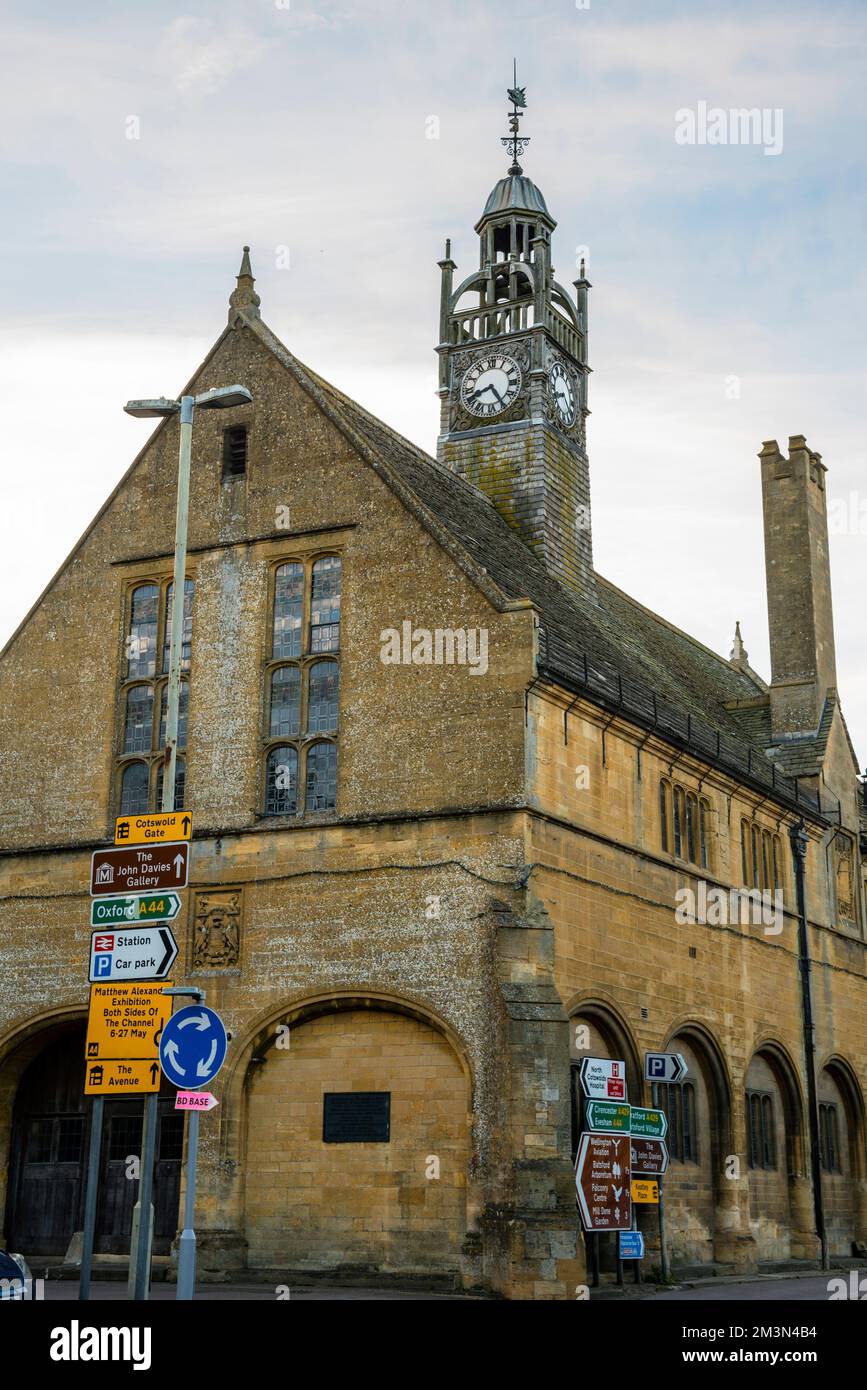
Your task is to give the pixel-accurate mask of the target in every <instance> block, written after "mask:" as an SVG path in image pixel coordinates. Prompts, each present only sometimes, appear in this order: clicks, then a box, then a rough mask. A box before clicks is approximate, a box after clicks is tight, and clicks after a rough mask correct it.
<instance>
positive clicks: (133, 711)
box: [123, 685, 154, 753]
mask: <svg viewBox="0 0 867 1390" xmlns="http://www.w3.org/2000/svg"><path fill="white" fill-rule="evenodd" d="M153 721H154V692H153V686H150V685H131V686H130V688H129V689H128V690H127V693H126V719H125V721H124V731H123V751H124V753H149V752H150V751H151V744H152V743H153Z"/></svg>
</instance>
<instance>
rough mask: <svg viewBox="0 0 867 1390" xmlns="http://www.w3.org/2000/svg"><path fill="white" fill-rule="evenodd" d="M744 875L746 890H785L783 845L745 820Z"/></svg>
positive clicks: (742, 840)
mask: <svg viewBox="0 0 867 1390" xmlns="http://www.w3.org/2000/svg"><path fill="white" fill-rule="evenodd" d="M741 873H742V875H743V881H744V884H745V885H746V887H747V888H750V889H752V888H758V889H760V890H761V891H762V892H765V893H770V892H773V891H777V890H780V891H782V888H783V842H782V840H781V838H780V836H779V835H778V834H777V833H776V831H773V830H766V829H764V828H763V827H762V826H760V825H757V824H755V822H752V821H748V820H747V819H746V818H743V819H742V820H741Z"/></svg>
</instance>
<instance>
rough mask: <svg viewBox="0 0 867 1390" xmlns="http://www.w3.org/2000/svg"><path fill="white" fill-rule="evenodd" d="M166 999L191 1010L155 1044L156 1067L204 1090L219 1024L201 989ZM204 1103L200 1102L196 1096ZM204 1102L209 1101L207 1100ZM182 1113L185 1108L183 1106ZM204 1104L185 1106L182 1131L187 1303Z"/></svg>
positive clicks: (182, 1273) (182, 1255)
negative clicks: (182, 1001)
mask: <svg viewBox="0 0 867 1390" xmlns="http://www.w3.org/2000/svg"><path fill="white" fill-rule="evenodd" d="M166 993H167V994H185V995H191V996H192V997H193V998H194V999H196V1000H197V1001H198V1004H197V1006H195V1007H193V1006H190V1007H188V1008H185V1009H181V1010H180V1011H179V1012H178V1013H176V1014H172V1017H171V1018H170V1019H169V1022H168V1023H167V1024H166V1026H165V1028H164V1029H163V1034H162V1038H161V1039H160V1066H161V1067H162V1070H163V1074H164V1076H166V1077H167V1078H168V1080H169V1081H171V1083H172V1085H173V1086H177V1087H179V1088H181V1087H183V1088H188V1087H190V1088H192V1089H193V1091H196V1090H199V1089H201V1088H202V1087H203V1086H206V1085H207V1084H208V1082H209V1081H212V1080H213V1078H214V1077H215V1076H216V1075H217V1072H218V1071H219V1070H220V1068H221V1067H222V1065H223V1062H224V1061H225V1059H226V1045H227V1041H228V1035H227V1033H226V1030H225V1028H224V1026H223V1022H222V1019H221V1018H220V1017H219V1015H218V1014H215V1013H214V1012H213V1010H212V1009H206V1008H205V1006H204V1000H205V994H204V990H201V989H195V988H191V989H185V988H178V989H170V990H167V991H166ZM202 1099H203V1100H205V1097H204V1096H203V1097H202ZM207 1099H208V1101H212V1100H213V1097H212V1096H208V1098H207ZM184 1108H187V1107H186V1106H185V1107H184ZM211 1108H212V1106H211V1105H210V1104H207V1103H206V1104H205V1105H203V1106H201V1107H189V1115H190V1120H189V1126H188V1128H187V1186H186V1192H185V1194H184V1227H183V1230H182V1231H181V1236H180V1241H179V1244H178V1287H177V1293H176V1298H177V1299H178V1300H179V1301H180V1300H186V1301H189V1300H190V1299H192V1298H193V1297H194V1295H195V1291H196V1232H195V1227H194V1221H195V1210H196V1168H197V1164H198V1156H199V1115H200V1113H201V1110H202V1109H205V1110H208V1109H211Z"/></svg>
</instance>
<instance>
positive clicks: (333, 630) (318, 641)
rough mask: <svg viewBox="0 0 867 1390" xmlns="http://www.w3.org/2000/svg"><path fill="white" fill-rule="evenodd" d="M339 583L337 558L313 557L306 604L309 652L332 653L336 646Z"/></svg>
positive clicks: (338, 558)
mask: <svg viewBox="0 0 867 1390" xmlns="http://www.w3.org/2000/svg"><path fill="white" fill-rule="evenodd" d="M340 584H341V565H340V557H339V556H337V555H325V556H323V558H322V559H321V560H317V561H316V563H315V564H314V566H313V590H312V595H311V605H310V650H311V652H336V651H337V650H338V649H339V647H340Z"/></svg>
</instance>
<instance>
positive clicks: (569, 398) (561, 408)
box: [548, 362, 576, 429]
mask: <svg viewBox="0 0 867 1390" xmlns="http://www.w3.org/2000/svg"><path fill="white" fill-rule="evenodd" d="M548 383H549V385H550V387H551V396H552V398H553V401H554V405H555V407H556V409H557V415H558V417H559V419H560V423H561V424H562V425H565V427H566V428H567V429H571V427H572V425H574V423H575V413H576V412H575V386H574V383H573V381H572V377H571V376H570V375H569V373H568V372H567V370H566V368H565V367H564V366H563V364H562V363H561V362H555V363H554V365H553V367H552V368H551V370H550V371H549V373H548Z"/></svg>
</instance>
